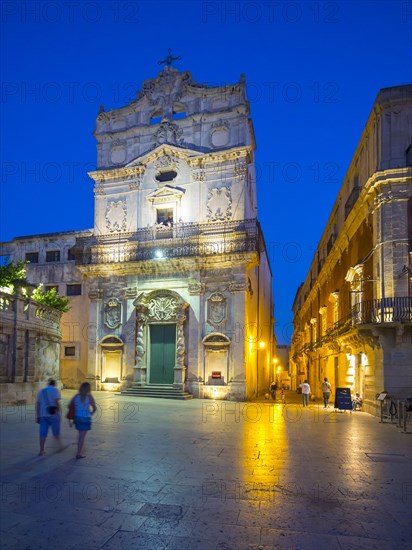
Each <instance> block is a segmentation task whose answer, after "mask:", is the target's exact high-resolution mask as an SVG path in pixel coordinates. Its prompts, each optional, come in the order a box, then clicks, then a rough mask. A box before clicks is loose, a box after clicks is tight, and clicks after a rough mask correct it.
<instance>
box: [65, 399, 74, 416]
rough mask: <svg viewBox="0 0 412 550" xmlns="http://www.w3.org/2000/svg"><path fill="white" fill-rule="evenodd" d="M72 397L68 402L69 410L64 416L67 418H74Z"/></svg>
mask: <svg viewBox="0 0 412 550" xmlns="http://www.w3.org/2000/svg"><path fill="white" fill-rule="evenodd" d="M74 413H75V410H74V399H72V400H71V401H70V403H69V410H68V411H67V414H66V418H67V419H68V420H74Z"/></svg>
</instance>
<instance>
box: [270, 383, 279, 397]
mask: <svg viewBox="0 0 412 550" xmlns="http://www.w3.org/2000/svg"><path fill="white" fill-rule="evenodd" d="M277 389H278V385H277V384H276V382H272V383H271V385H270V393H271V395H272V399H273V401H276V392H277Z"/></svg>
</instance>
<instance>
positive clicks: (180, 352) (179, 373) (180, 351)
mask: <svg viewBox="0 0 412 550" xmlns="http://www.w3.org/2000/svg"><path fill="white" fill-rule="evenodd" d="M186 307H187V306H186ZM186 307H185V304H182V306H181V307H180V308H179V311H178V312H177V314H176V321H177V343H176V366H175V368H174V371H175V372H174V383H173V385H174V386H176V387H179V388H181V389H184V383H185V373H186V367H185V364H184V361H185V354H186V341H185V334H184V322H185V320H186V315H185V309H186Z"/></svg>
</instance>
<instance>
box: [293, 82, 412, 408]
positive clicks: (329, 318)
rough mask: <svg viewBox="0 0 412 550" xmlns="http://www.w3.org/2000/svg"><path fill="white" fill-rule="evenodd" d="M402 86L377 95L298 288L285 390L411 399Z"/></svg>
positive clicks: (410, 175)
mask: <svg viewBox="0 0 412 550" xmlns="http://www.w3.org/2000/svg"><path fill="white" fill-rule="evenodd" d="M411 144H412V86H400V87H394V88H387V89H383V90H381V91H380V92H379V94H378V96H377V99H376V101H375V104H374V106H373V110H372V112H371V114H370V116H369V119H368V122H367V124H366V127H365V129H364V131H363V133H362V137H361V140H360V142H359V145H358V147H357V149H356V152H355V155H354V157H353V159H352V162H351V164H350V167H349V169H348V171H347V173H346V176H345V179H344V182H343V185H342V187H341V189H340V192H339V194H338V197H337V199H336V202H335V204H334V207H333V209H332V213H331V215H330V217H329V220H328V222H327V225H326V228H325V230H324V232H323V235H322V237H321V239H320V243H319V246H318V248H317V250H316V253H315V256H314V259H313V261H312V264H311V266H310V270H309V273H308V275H307V277H306V280H305V282H304V283H303V284H302V285H301V286H300V287H299V289H298V291H297V294H296V298H295V302H294V305H293V311H294V321H293V323H294V334H293V341H292V349H291V371H292V385H293V387H296V386H297V385H298V384H299V383H301V382H302V381H303V380H304V379H305V378H307V379H308V380H309V382H310V384H311V387H312V391H313V392H314V394H315V395H316V396H318V397H320V396H321V387H320V385H321V381H322V380H323V378H324V377H325V376H327V377H328V379H329V381H330V382H331V383H332V387H333V388H336V387H349V388H351V390H352V391H353V392H354V391H359V392H360V393H361V394H363V396H364V398H365V409H366V410H368V411H369V412H374V411H375V406H376V400H375V397H376V394H377V393H379V392H381V391H382V390H386V391H388V392H389V393H390V394H391V395H392V396H394V397H395V398H400V399H403V398H405V397H411V396H412V298H411V296H412V294H411V275H412V269H411V265H412V261H411V260H412V257H411V250H412V145H411Z"/></svg>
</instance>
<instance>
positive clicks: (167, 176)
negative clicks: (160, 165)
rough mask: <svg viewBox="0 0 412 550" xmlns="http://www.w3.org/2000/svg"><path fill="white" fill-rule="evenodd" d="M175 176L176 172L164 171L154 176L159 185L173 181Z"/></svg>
mask: <svg viewBox="0 0 412 550" xmlns="http://www.w3.org/2000/svg"><path fill="white" fill-rule="evenodd" d="M176 176H177V172H176V171H175V170H166V171H165V172H158V173H157V174H156V180H157V181H158V182H160V183H164V182H166V181H173V180H174V179H175V177H176Z"/></svg>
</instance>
